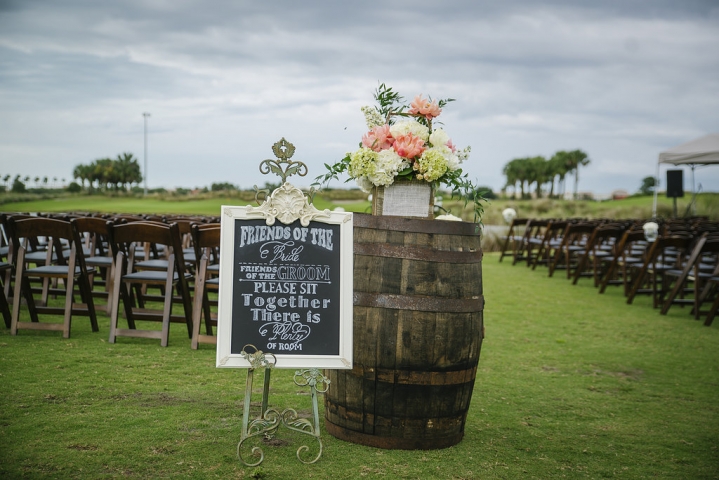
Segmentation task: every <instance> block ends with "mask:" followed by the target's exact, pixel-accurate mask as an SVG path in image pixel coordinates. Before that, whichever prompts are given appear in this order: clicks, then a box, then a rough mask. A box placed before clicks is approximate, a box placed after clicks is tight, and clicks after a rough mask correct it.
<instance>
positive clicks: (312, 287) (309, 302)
mask: <svg viewBox="0 0 719 480" xmlns="http://www.w3.org/2000/svg"><path fill="white" fill-rule="evenodd" d="M310 208H313V209H314V207H311V206H310ZM222 210H223V215H222V223H221V225H222V231H221V247H220V292H219V312H218V331H217V366H218V367H240V368H248V367H250V364H249V363H248V362H247V360H246V359H245V358H244V357H243V356H242V351H243V349H244V348H245V346H246V345H253V346H254V347H256V348H257V349H258V350H261V351H263V352H264V353H266V354H267V353H271V354H273V355H274V356H275V357H276V359H277V363H276V365H275V366H276V367H277V368H309V367H317V368H352V244H353V242H352V214H351V213H345V212H329V211H326V212H321V214H319V215H313V220H307V219H306V218H297V219H295V220H294V221H292V222H291V223H287V224H285V223H281V222H278V221H275V218H274V217H272V218H271V220H270V221H269V222H268V221H267V219H266V218H264V217H263V216H262V215H260V214H259V213H258V210H259V209H258V208H255V207H227V206H223V207H222ZM315 211H316V212H318V213H320V212H319V211H317V210H315Z"/></svg>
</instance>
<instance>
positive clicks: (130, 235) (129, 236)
mask: <svg viewBox="0 0 719 480" xmlns="http://www.w3.org/2000/svg"><path fill="white" fill-rule="evenodd" d="M109 227H110V229H109V236H110V247H111V248H112V255H113V256H114V257H117V255H118V253H120V252H122V253H123V255H125V256H126V257H129V254H130V249H131V246H132V245H135V244H136V243H139V242H146V243H150V244H160V245H164V246H166V247H169V248H171V249H172V253H173V254H174V256H175V263H176V266H175V268H176V269H177V272H178V274H179V275H180V276H181V277H182V276H183V275H182V274H183V273H184V271H185V258H184V255H183V252H182V244H181V240H180V231H179V228H178V226H177V224H176V223H171V224H169V225H168V224H164V223H159V222H147V221H146V222H131V223H125V224H120V225H118V224H115V225H109Z"/></svg>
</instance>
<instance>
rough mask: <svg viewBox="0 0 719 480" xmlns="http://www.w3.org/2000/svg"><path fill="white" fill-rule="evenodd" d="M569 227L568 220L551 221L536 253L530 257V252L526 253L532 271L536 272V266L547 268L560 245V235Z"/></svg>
mask: <svg viewBox="0 0 719 480" xmlns="http://www.w3.org/2000/svg"><path fill="white" fill-rule="evenodd" d="M567 225H569V221H568V220H552V221H550V222H549V224H548V225H547V228H546V230H545V231H544V236H543V237H542V241H541V242H540V243H539V246H538V247H537V252H536V254H534V255H533V256H532V253H531V251H530V252H529V253H528V255H529V256H530V261H531V263H532V270H536V268H537V265H540V264H541V265H547V266H549V261H550V259H552V258H554V252H555V250H556V249H557V247H559V246H560V245H561V244H562V235H563V234H564V231H565V230H566V229H567Z"/></svg>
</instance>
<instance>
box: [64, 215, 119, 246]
mask: <svg viewBox="0 0 719 480" xmlns="http://www.w3.org/2000/svg"><path fill="white" fill-rule="evenodd" d="M70 223H72V224H73V225H75V229H76V230H77V231H78V233H79V234H80V235H82V234H84V233H88V234H89V235H90V238H88V240H89V242H88V243H87V244H86V247H88V249H89V252H90V255H93V256H94V255H96V254H97V255H101V256H102V255H105V248H106V247H105V244H104V242H103V240H106V241H108V243H109V237H110V226H109V224H112V223H114V222H113V221H110V220H105V219H104V218H99V217H77V218H73V219H72V220H70Z"/></svg>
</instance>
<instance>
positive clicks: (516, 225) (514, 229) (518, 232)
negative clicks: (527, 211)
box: [499, 218, 529, 262]
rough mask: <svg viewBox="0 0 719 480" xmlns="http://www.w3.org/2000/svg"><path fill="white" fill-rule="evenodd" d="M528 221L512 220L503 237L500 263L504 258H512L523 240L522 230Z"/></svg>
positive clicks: (524, 219) (526, 219) (521, 219)
mask: <svg viewBox="0 0 719 480" xmlns="http://www.w3.org/2000/svg"><path fill="white" fill-rule="evenodd" d="M528 221H529V219H528V218H514V219H512V222H511V223H510V224H509V230H508V231H507V236H506V237H504V244H503V245H502V253H501V254H500V255H499V261H500V262H501V261H502V259H503V258H504V257H514V255H515V252H516V251H517V249H518V248H519V246H520V245H521V243H522V238H524V229H525V228H526V227H527V222H528Z"/></svg>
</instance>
